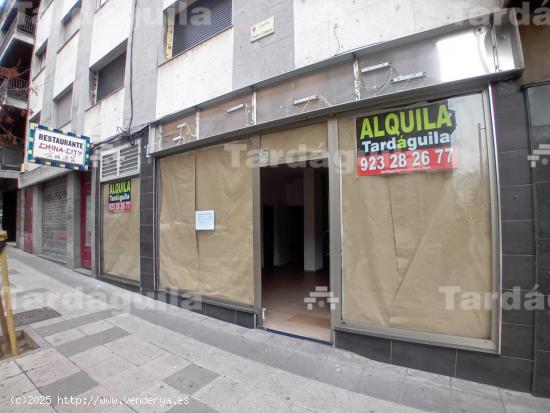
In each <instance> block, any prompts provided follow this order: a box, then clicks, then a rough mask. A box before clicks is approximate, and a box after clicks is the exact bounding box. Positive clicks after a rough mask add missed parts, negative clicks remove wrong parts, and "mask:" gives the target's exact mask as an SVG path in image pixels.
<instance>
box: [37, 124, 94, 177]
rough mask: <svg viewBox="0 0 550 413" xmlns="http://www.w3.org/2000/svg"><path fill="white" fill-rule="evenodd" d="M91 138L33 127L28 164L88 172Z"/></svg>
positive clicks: (43, 127)
mask: <svg viewBox="0 0 550 413" xmlns="http://www.w3.org/2000/svg"><path fill="white" fill-rule="evenodd" d="M90 151H91V145H90V138H89V137H87V136H83V135H77V134H75V133H72V132H63V131H62V130H59V129H52V128H48V127H46V126H43V125H34V124H32V125H31V128H30V132H29V139H28V144H27V162H32V163H37V164H40V165H47V166H55V167H57V168H66V169H73V170H76V171H87V170H88V164H89V163H90Z"/></svg>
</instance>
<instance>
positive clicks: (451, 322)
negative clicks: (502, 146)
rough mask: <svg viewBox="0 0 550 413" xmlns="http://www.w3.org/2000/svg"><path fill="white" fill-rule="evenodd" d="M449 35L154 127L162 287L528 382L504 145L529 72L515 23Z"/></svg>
mask: <svg viewBox="0 0 550 413" xmlns="http://www.w3.org/2000/svg"><path fill="white" fill-rule="evenodd" d="M447 29H448V31H447V32H441V31H439V32H433V33H432V32H427V33H425V34H423V35H422V36H416V37H414V38H411V39H406V40H403V41H401V42H395V43H392V42H390V43H387V44H383V45H379V46H375V47H372V48H367V49H365V50H359V51H356V52H355V53H353V54H350V55H349V56H340V57H338V58H334V59H333V60H329V61H327V62H325V63H323V64H320V65H318V66H316V67H312V68H306V69H300V70H297V71H296V72H295V73H290V74H288V76H282V77H280V78H277V79H273V80H269V81H265V82H261V83H259V84H257V85H254V86H253V88H252V91H251V88H245V89H243V90H239V91H235V92H233V93H231V94H230V95H228V96H227V97H226V99H225V98H224V97H221V98H217V99H214V100H212V101H209V102H205V103H203V104H201V105H198V106H195V107H193V108H189V109H186V110H184V111H182V112H180V113H176V114H173V115H169V116H166V117H165V118H163V119H160V120H158V121H157V122H155V124H153V125H152V126H153V127H152V130H151V133H150V135H149V145H148V152H149V155H150V156H151V157H152V158H154V159H155V163H154V165H155V167H154V170H155V191H154V193H155V196H156V203H155V214H154V217H155V218H154V219H155V221H154V225H155V228H156V232H154V233H153V236H154V238H155V244H154V245H155V251H154V253H155V257H156V258H155V274H156V275H155V280H154V283H152V284H153V285H154V289H155V290H156V291H157V293H158V294H159V297H164V298H167V297H174V296H175V297H179V301H178V305H182V306H183V305H184V303H188V302H193V303H194V304H193V308H192V309H193V311H199V312H202V313H203V314H206V315H211V316H213V317H217V318H220V319H223V320H226V321H230V322H234V323H236V324H240V325H244V326H247V327H257V328H265V329H268V330H271V331H275V332H278V333H282V334H288V335H293V336H298V337H303V338H305V339H313V340H316V341H321V342H326V343H329V344H332V345H335V346H337V347H340V348H344V349H347V350H351V351H354V352H356V353H359V354H362V355H365V356H367V357H370V358H373V359H376V360H379V361H384V362H388V363H394V364H399V365H405V366H411V367H415V368H420V369H425V370H429V371H435V372H437V373H440V374H445V375H449V376H454V377H459V378H465V379H470V380H476V381H481V382H485V383H489V384H498V385H503V386H505V387H510V388H514V389H517V390H524V391H529V390H530V389H531V383H532V380H533V361H532V355H530V356H527V355H526V358H525V359H522V358H518V357H517V353H515V352H514V351H515V350H512V349H511V347H510V346H511V342H510V338H509V335H507V334H503V333H502V332H503V330H504V331H507V330H506V329H507V328H508V324H507V321H506V320H503V317H502V310H501V302H500V299H501V292H502V288H503V287H502V285H503V284H502V282H503V281H502V277H503V273H509V271H510V267H508V265H509V264H508V263H505V264H504V266H503V265H502V256H503V251H502V244H501V233H502V231H501V227H502V222H503V221H502V216H501V203H500V202H501V201H500V191H502V190H503V189H502V183H500V184H499V178H500V171H499V168H498V164H499V161H500V160H501V159H500V158H501V156H504V155H501V153H500V152H499V150H498V145H497V143H498V142H499V139H503V138H502V136H505V134H506V130H503V126H502V121H503V120H502V119H503V115H502V111H505V110H508V109H506V106H505V102H507V99H509V98H508V96H509V95H511V94H514V93H518V92H517V89H515V86H513V83H510V81H509V80H508V79H511V78H517V77H518V76H519V75H520V74H521V69H522V65H523V60H522V55H521V48H520V47H519V46H518V45H519V38H518V32H517V27H514V26H513V25H506V24H503V25H501V26H498V27H496V26H490V25H488V26H483V27H473V26H469V24H468V23H465V25H464V26H461V27H457V26H455V27H448V28H447ZM495 34H496V36H495ZM504 39H505V41H504ZM495 42H496V43H495ZM489 44H492V48H489V47H487V46H488V45H489ZM474 46H475V47H474ZM495 48H496V49H497V50H498V54H499V60H498V62H497V61H495V59H494V55H493V53H494V50H495ZM411 53H413V54H415V55H418V56H424V58H423V59H415V60H411V59H409V58H408V56H410V55H411ZM466 61H468V62H469V65H468V67H470V68H471V70H469V71H467V72H464V71H461V69H460V68H461V67H463V65H462V64H461V62H466ZM470 63H471V64H470ZM503 79H504V80H503ZM503 102H504V103H503ZM503 108H504V109H503ZM216 114H217V115H216ZM522 121H523V120H522V119H518V122H522ZM502 161H503V162H504V161H507V159H506V157H505V156H504V158H503V159H502ZM520 164H521V165H520ZM507 167H511V165H510V164H509V162H508V164H507ZM524 167H528V165H524V162H523V160H522V161H520V160H518V163H517V164H515V166H512V168H524ZM142 224H143V223H142ZM506 253H507V254H510V252H509V251H506ZM512 254H513V253H512ZM507 262H509V261H507ZM142 284H143V279H142ZM196 303H200V304H201V306H200V307H199V308H197V306H196ZM528 357H530V358H531V359H529V358H528ZM535 381H536V378H535ZM535 387H536V385H535Z"/></svg>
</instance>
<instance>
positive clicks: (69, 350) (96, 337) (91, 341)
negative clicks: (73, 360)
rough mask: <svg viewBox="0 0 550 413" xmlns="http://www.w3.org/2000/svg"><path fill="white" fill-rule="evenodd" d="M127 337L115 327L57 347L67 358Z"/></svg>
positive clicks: (124, 332)
mask: <svg viewBox="0 0 550 413" xmlns="http://www.w3.org/2000/svg"><path fill="white" fill-rule="evenodd" d="M127 335H128V333H127V332H126V331H124V330H122V329H121V328H118V327H113V328H110V329H109V330H105V331H101V332H99V333H95V334H92V335H89V336H84V337H81V338H78V339H76V340H73V341H70V342H68V343H65V344H61V345H60V346H57V350H58V351H59V352H60V353H61V354H63V355H64V356H65V357H70V356H73V355H75V354H77V353H81V352H83V351H86V350H89V349H91V348H93V347H96V346H98V345H100V344H106V343H109V342H111V341H114V340H117V339H119V338H121V337H125V336H127Z"/></svg>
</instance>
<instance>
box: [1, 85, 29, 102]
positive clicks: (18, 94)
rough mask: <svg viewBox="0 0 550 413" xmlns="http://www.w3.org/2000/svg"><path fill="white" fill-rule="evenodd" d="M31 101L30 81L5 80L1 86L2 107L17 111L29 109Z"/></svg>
mask: <svg viewBox="0 0 550 413" xmlns="http://www.w3.org/2000/svg"><path fill="white" fill-rule="evenodd" d="M28 99H29V81H28V80H25V79H17V78H16V79H5V80H4V82H3V83H2V85H0V102H1V104H2V105H6V106H11V107H14V108H17V109H27V101H28Z"/></svg>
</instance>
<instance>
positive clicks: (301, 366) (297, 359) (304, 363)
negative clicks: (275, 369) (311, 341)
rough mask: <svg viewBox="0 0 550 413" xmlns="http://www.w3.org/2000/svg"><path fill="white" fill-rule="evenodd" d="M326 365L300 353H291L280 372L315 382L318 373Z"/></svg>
mask: <svg viewBox="0 0 550 413" xmlns="http://www.w3.org/2000/svg"><path fill="white" fill-rule="evenodd" d="M325 365H326V363H323V361H322V360H319V359H317V358H315V357H310V356H307V355H305V354H301V353H293V354H292V355H291V356H290V357H289V358H288V359H287V360H286V361H285V362H284V363H283V364H282V365H281V366H280V368H281V369H282V370H286V371H288V372H290V373H294V374H299V375H300V376H303V377H307V378H310V379H314V380H317V378H318V377H319V373H320V371H321V369H322V368H323V367H325Z"/></svg>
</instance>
